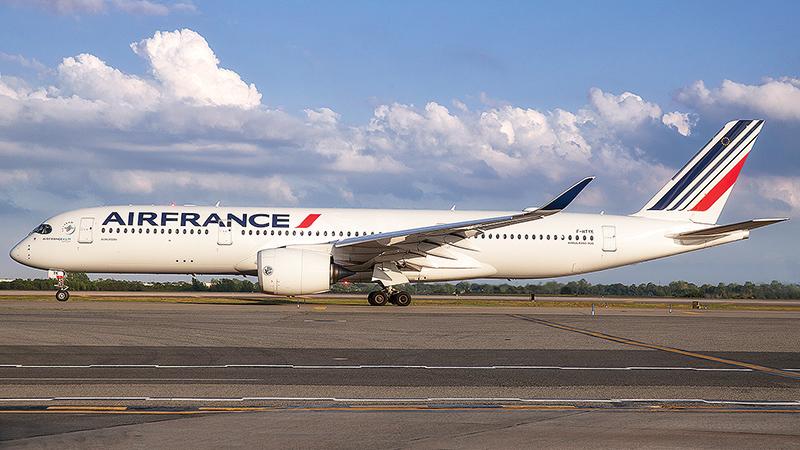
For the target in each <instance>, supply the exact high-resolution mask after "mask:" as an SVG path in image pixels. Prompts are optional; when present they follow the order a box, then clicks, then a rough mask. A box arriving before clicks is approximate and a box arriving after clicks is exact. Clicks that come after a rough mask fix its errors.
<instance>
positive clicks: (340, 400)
mask: <svg viewBox="0 0 800 450" xmlns="http://www.w3.org/2000/svg"><path fill="white" fill-rule="evenodd" d="M63 401H126V402H128V401H133V402H209V403H211V402H215V403H222V402H227V403H240V402H257V401H262V402H270V401H272V402H274V401H281V402H333V403H459V402H463V403H475V402H484V403H487V402H488V403H522V404H565V403H566V404H576V403H590V404H624V403H680V404H687V403H703V404H708V405H727V406H767V407H769V406H800V400H787V401H748V400H707V399H702V398H611V399H592V398H582V399H576V398H561V399H558V398H547V399H541V398H521V397H385V398H356V397H149V396H141V397H135V396H134V397H18V398H0V403H10V402H63Z"/></svg>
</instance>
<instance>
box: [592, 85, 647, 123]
mask: <svg viewBox="0 0 800 450" xmlns="http://www.w3.org/2000/svg"><path fill="white" fill-rule="evenodd" d="M589 103H590V104H591V105H592V107H593V108H594V110H595V111H596V112H597V114H599V115H600V117H602V118H603V119H604V120H605V121H607V122H608V123H610V124H612V125H624V126H631V125H634V126H636V125H640V124H642V123H643V122H645V121H647V120H657V119H658V118H659V117H660V116H661V108H660V107H659V106H658V105H656V104H655V103H650V102H646V101H644V99H642V97H639V96H638V95H636V94H633V93H631V92H623V93H622V94H620V95H614V94H612V93H609V92H603V91H601V90H600V89H598V88H592V89H591V90H590V91H589Z"/></svg>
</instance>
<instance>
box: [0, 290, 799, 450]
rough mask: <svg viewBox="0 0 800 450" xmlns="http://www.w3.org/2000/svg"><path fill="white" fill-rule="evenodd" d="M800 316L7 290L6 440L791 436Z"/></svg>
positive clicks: (302, 442) (610, 441)
mask: <svg viewBox="0 0 800 450" xmlns="http://www.w3.org/2000/svg"><path fill="white" fill-rule="evenodd" d="M798 319H800V314H798V313H795V312H747V311H721V312H715V311H683V312H679V311H675V312H673V313H668V312H667V311H653V310H646V311H641V310H635V309H631V310H626V309H607V310H606V309H603V310H599V311H598V313H597V315H595V316H592V315H591V313H590V311H588V310H586V309H585V308H541V309H540V308H533V309H532V308H514V307H502V308H477V307H470V308H460V307H413V306H412V307H410V308H397V307H384V308H370V307H352V306H323V307H321V306H319V305H313V304H305V305H300V306H297V305H203V304H162V303H137V302H133V303H128V302H125V303H120V302H102V301H80V300H79V301H77V302H72V301H71V302H69V303H66V304H59V303H56V302H54V301H33V300H28V301H25V300H2V301H0V324H1V325H2V327H0V388H1V389H0V445H6V446H18V445H19V446H25V445H31V446H37V445H43V444H45V445H54V444H55V445H69V444H76V443H80V442H83V443H85V442H88V441H87V440H86V439H99V440H98V441H97V442H102V443H103V445H102V446H103V447H109V446H111V447H113V446H115V445H123V446H124V445H131V444H137V445H145V444H147V443H151V444H153V445H156V444H157V443H161V445H163V443H165V442H170V439H176V440H175V441H174V442H175V443H176V445H177V444H178V443H179V442H183V443H184V445H185V443H186V442H191V443H192V444H193V445H194V446H201V447H204V446H208V447H210V446H218V445H223V441H221V440H220V439H222V437H223V436H228V437H229V438H230V436H231V433H233V432H234V430H236V429H238V430H240V431H241V428H237V426H240V427H241V426H244V425H242V424H249V425H247V426H249V427H250V428H248V430H250V429H252V428H260V429H262V430H261V431H259V432H257V433H248V434H247V435H246V436H242V435H240V434H239V435H238V438H239V441H237V442H240V440H241V439H244V442H249V443H252V444H253V445H256V444H257V443H258V442H259V441H258V440H257V439H258V438H259V436H260V437H261V438H263V439H267V438H268V437H269V439H272V441H270V442H274V443H275V444H276V445H277V446H290V447H291V446H309V445H316V446H318V447H322V446H326V447H336V446H337V445H336V444H337V442H338V443H339V444H340V445H339V446H343V447H351V446H352V445H356V444H357V445H370V446H377V447H386V446H389V447H406V446H415V447H426V446H428V447H441V446H443V445H444V446H447V445H449V444H446V443H447V442H461V443H462V444H463V445H466V446H476V447H481V446H484V447H485V446H488V445H494V446H519V445H521V444H522V443H523V442H528V443H530V442H533V441H531V440H530V439H537V440H536V442H537V443H539V444H541V445H559V443H560V444H561V445H562V446H563V444H565V443H569V444H570V445H573V444H574V445H580V443H581V442H583V443H584V445H593V446H599V447H604V446H606V447H618V446H620V445H622V444H623V443H628V444H627V445H628V446H629V445H630V442H632V441H631V439H632V438H636V439H640V440H639V441H637V442H639V443H640V444H641V446H649V445H652V446H659V445H660V446H691V447H695V446H700V445H702V444H703V443H704V442H712V441H713V442H715V445H717V444H720V443H726V442H727V443H728V444H729V445H731V446H734V447H742V446H747V444H748V443H749V444H754V443H755V442H759V445H768V446H787V444H791V443H795V444H796V442H798V439H799V438H800V431H798V430H800V426H798V425H800V350H798V343H800V329H798V327H797V323H798ZM54 415H57V417H58V418H59V420H52V418H53V417H55V416H54ZM233 416H235V417H233ZM690 416H691V418H690ZM698 421H702V422H703V423H705V424H713V426H712V427H711V428H710V429H708V430H707V431H704V432H702V433H701V432H699V430H700V428H699V427H698V423H700V422H698ZM234 424H237V426H234ZM359 424H360V425H363V424H370V426H371V427H372V428H370V429H369V430H370V431H369V432H367V433H366V434H364V431H360V432H359V430H362V429H361V428H358V427H357V425H359ZM706 428H708V427H706ZM565 430H568V431H565ZM354 434H356V435H358V437H357V438H356V437H354ZM175 436H182V438H181V439H183V440H180V439H177V438H175ZM446 436H450V437H451V438H452V439H451V440H449V441H448V440H442V438H443V437H446ZM565 436H570V438H569V439H570V440H564V439H566V437H565ZM736 436H738V437H736ZM524 438H527V439H528V440H527V441H524V440H523V439H524ZM158 439H162V440H160V441H159V440H158ZM342 443H344V444H348V445H341V444H342ZM720 445H721V444H720Z"/></svg>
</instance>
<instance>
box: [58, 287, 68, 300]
mask: <svg viewBox="0 0 800 450" xmlns="http://www.w3.org/2000/svg"><path fill="white" fill-rule="evenodd" d="M56 300H58V301H60V302H65V301H67V300H69V292H68V291H65V290H60V291H56Z"/></svg>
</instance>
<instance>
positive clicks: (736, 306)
mask: <svg viewBox="0 0 800 450" xmlns="http://www.w3.org/2000/svg"><path fill="white" fill-rule="evenodd" d="M54 296H55V294H54V293H49V292H48V293H47V294H45V293H41V294H39V293H37V294H33V295H12V294H3V293H2V292H0V301H10V300H30V301H51V302H55V298H54ZM69 301H70V302H137V303H175V304H181V303H185V304H209V305H294V304H297V303H300V304H304V305H320V306H326V305H343V306H366V305H367V301H366V298H363V299H362V298H346V299H340V298H325V297H314V298H280V297H266V296H265V297H263V298H259V299H250V298H237V297H226V296H225V295H224V294H220V295H219V296H213V297H183V296H170V295H169V294H164V295H159V296H153V297H139V296H126V295H124V294H121V295H114V296H81V295H74V294H73V295H72V297H70V300H69ZM592 304H594V306H595V308H597V309H598V310H601V309H606V308H611V309H660V310H666V309H668V308H669V307H670V305H671V306H672V309H673V310H683V311H689V310H691V303H689V302H687V301H686V299H682V300H680V302H679V303H669V302H658V303H653V302H638V301H636V300H627V301H624V302H622V301H614V300H613V299H610V301H605V302H597V301H594V302H593V301H582V300H581V299H580V298H576V299H575V300H573V301H547V300H545V301H529V300H527V298H525V297H521V299H520V300H492V299H491V298H487V297H478V298H471V297H459V298H455V299H428V298H425V297H424V296H418V297H416V298H415V299H414V305H415V306H420V307H426V306H451V307H459V306H478V307H481V306H482V307H494V308H504V307H524V308H531V309H533V308H587V309H588V308H591V307H592ZM700 304H701V305H702V309H703V310H713V311H725V310H734V311H735V310H742V311H800V303H798V304H797V305H759V304H758V300H754V301H752V302H749V303H703V302H702V301H700Z"/></svg>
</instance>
